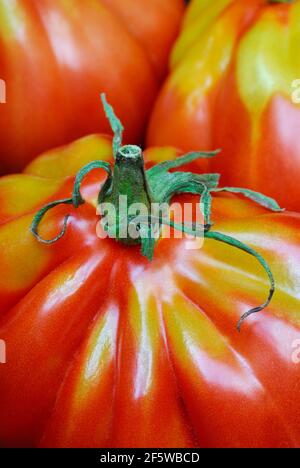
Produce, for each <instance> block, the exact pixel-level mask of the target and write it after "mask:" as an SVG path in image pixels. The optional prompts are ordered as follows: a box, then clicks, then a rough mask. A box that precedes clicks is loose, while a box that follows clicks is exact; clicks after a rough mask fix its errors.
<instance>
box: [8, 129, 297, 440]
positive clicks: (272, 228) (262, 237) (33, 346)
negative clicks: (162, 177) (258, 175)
mask: <svg viewBox="0 0 300 468" xmlns="http://www.w3.org/2000/svg"><path fill="white" fill-rule="evenodd" d="M177 156H178V154H177V152H176V151H175V150H173V149H172V148H152V149H149V150H147V151H146V152H145V159H146V161H147V163H148V164H153V163H154V162H155V163H158V162H162V161H164V160H165V159H166V158H168V159H175V158H176V157H177ZM94 159H98V160H99V159H102V160H103V161H110V160H111V141H110V139H109V138H106V137H103V136H91V137H85V138H84V139H81V140H79V141H77V142H75V143H73V144H71V145H69V146H67V147H64V148H61V149H58V150H55V151H51V152H49V153H47V154H45V155H44V156H42V157H40V158H39V159H37V160H36V161H34V162H33V163H32V164H31V165H30V166H29V167H28V168H27V169H26V170H25V172H24V173H23V174H19V175H12V176H6V177H3V178H2V179H0V199H1V203H0V224H1V227H0V248H1V264H0V295H1V296H0V301H1V302H0V303H1V318H0V339H1V340H3V342H5V343H6V349H7V363H6V364H1V365H0V374H1V386H0V414H1V418H0V441H1V442H0V444H1V445H2V446H13V447H20V446H41V447H296V446H297V447H299V446H300V409H299V378H300V364H299V363H298V364H297V362H298V361H299V354H300V353H299V352H298V351H299V339H300V321H299V310H300V308H299V306H300V297H299V286H298V283H299V269H300V234H299V233H300V215H299V214H295V213H288V212H286V213H270V212H269V211H267V210H266V209H265V208H262V207H258V206H256V205H255V204H253V203H252V202H250V201H243V200H241V199H237V198H235V197H233V196H227V197H226V196H220V195H217V196H216V198H215V200H214V204H213V221H214V223H215V224H214V230H215V229H217V230H218V231H220V232H222V233H225V234H227V235H231V236H235V237H236V238H238V239H240V240H241V241H243V242H245V243H248V244H249V245H250V246H252V248H255V249H256V250H257V251H259V252H260V253H262V254H263V255H264V257H265V258H266V260H267V261H268V262H269V264H270V267H271V269H272V271H273V274H274V276H275V281H276V291H275V295H274V298H273V301H272V302H271V304H270V306H269V307H268V309H266V310H265V311H263V312H260V313H259V314H256V315H255V316H252V317H250V318H249V319H248V321H246V322H245V323H244V326H243V328H242V330H241V334H239V333H238V332H237V330H236V322H237V320H238V318H239V317H240V316H241V314H242V313H243V312H245V310H247V308H249V307H252V306H255V305H257V304H258V303H260V301H262V300H263V299H264V298H265V296H266V292H267V289H268V282H267V279H266V275H265V274H264V272H263V271H262V269H261V268H260V266H259V264H257V263H256V261H255V259H252V258H251V257H250V256H247V254H246V253H243V252H241V251H240V250H235V249H232V248H231V247H229V246H226V245H225V244H222V243H218V242H214V241H212V240H209V239H206V240H205V242H204V246H203V248H202V249H198V250H190V249H189V248H187V247H188V245H187V242H190V241H189V240H188V239H186V238H182V239H174V238H172V239H160V240H159V241H158V243H157V245H156V249H155V255H154V259H153V260H152V261H151V262H149V260H147V259H146V258H145V257H143V256H142V255H141V252H140V247H139V246H126V245H122V244H121V243H117V242H116V241H115V240H114V239H102V240H101V239H99V238H98V237H97V235H96V224H97V222H98V216H96V199H97V194H98V192H99V184H100V183H101V182H103V181H104V180H105V174H104V172H103V173H102V171H93V172H92V173H91V174H90V175H89V176H88V177H87V178H86V180H85V182H84V183H83V185H82V195H83V197H84V199H85V200H87V203H86V204H85V205H82V206H81V207H80V208H78V209H77V210H75V209H72V208H70V207H67V206H61V207H57V208H55V210H53V211H52V212H51V213H49V214H48V215H47V217H46V218H45V220H44V221H43V225H42V226H41V228H40V235H42V236H43V237H44V238H48V239H49V238H51V237H52V236H53V235H56V234H57V232H58V231H59V230H60V229H61V226H62V220H63V217H64V215H65V214H66V213H67V212H71V218H70V220H69V224H68V227H67V231H66V234H65V236H64V237H63V238H61V239H60V240H59V241H58V242H56V243H54V244H53V245H43V244H41V243H39V242H37V240H36V239H35V238H34V237H33V236H32V234H31V232H30V230H29V227H30V224H31V222H32V218H33V215H34V213H36V211H37V210H38V209H39V207H41V206H42V205H44V204H45V203H48V202H50V201H52V200H56V199H64V198H65V197H69V196H70V194H71V193H72V188H73V183H74V175H75V174H76V173H77V172H78V170H79V169H80V168H81V167H82V166H83V165H84V164H86V163H88V162H89V161H91V160H94ZM197 198H198V197H195V196H194V195H184V196H178V197H177V201H178V203H181V204H183V203H184V202H187V201H189V202H191V203H194V204H195V203H196V199H197ZM297 346H298V348H297Z"/></svg>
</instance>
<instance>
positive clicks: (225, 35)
mask: <svg viewBox="0 0 300 468" xmlns="http://www.w3.org/2000/svg"><path fill="white" fill-rule="evenodd" d="M299 24H300V2H299V1H298V0H295V1H294V2H291V3H290V4H287V3H286V4H275V3H273V4H270V3H268V2H267V1H266V0H250V1H249V0H220V1H215V2H207V1H205V0H194V1H192V2H191V5H190V7H189V10H188V12H187V16H186V19H185V21H184V26H183V29H182V32H181V35H180V36H179V39H178V41H177V44H176V45H175V48H174V51H173V57H172V67H171V70H172V71H171V73H170V76H169V78H168V80H167V82H166V84H165V86H164V88H163V90H162V92H161V94H160V96H159V98H158V100H157V103H156V106H155V109H154V111H153V114H152V118H151V122H150V126H149V130H148V144H149V145H166V144H167V145H173V146H176V147H178V148H182V149H183V150H191V149H195V148H201V149H212V148H216V147H217V148H222V154H221V155H220V156H219V157H218V158H217V159H216V160H215V161H213V162H212V164H211V169H213V170H215V171H217V172H219V173H221V174H222V181H223V184H225V185H234V186H236V185H239V186H246V187H249V188H252V189H254V190H259V191H263V192H264V193H266V194H268V195H270V196H273V197H275V198H276V199H277V200H278V202H279V203H281V205H282V206H285V207H286V208H288V209H296V210H298V208H299V206H298V200H299V198H300V187H299V184H298V183H297V175H296V174H298V175H300V156H299V155H300V143H299V138H298V137H297V136H298V134H299V132H300V105H299V103H297V99H296V97H297V95H298V96H299V93H298V94H297V90H296V89H295V88H293V86H292V85H293V83H294V82H295V80H297V79H298V78H300V61H299V46H298V44H299V41H300V29H299ZM287 50H289V52H288V53H287V52H286V51H287ZM295 85H296V83H294V86H295ZM293 95H294V100H293V99H292V97H293Z"/></svg>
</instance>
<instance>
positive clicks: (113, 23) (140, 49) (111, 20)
mask: <svg viewBox="0 0 300 468" xmlns="http://www.w3.org/2000/svg"><path fill="white" fill-rule="evenodd" d="M125 4H126V8H125ZM183 9H184V3H183V1H181V0H163V1H161V0H160V1H158V0H139V1H138V2H136V1H133V0H128V1H126V2H124V1H120V0H85V1H82V0H18V1H16V0H10V1H6V0H0V79H2V80H4V81H5V83H6V104H1V105H0V173H2V174H3V173H7V172H14V171H19V170H20V169H22V168H24V166H25V165H26V164H27V163H28V162H29V161H30V160H31V159H33V157H36V156H37V155H38V154H40V153H41V152H42V151H45V150H47V149H49V148H51V147H56V146H59V145H61V144H65V143H68V142H71V141H72V140H74V139H76V138H78V137H80V136H83V135H86V134H89V133H92V132H95V131H98V130H99V128H100V130H101V131H110V128H109V126H108V125H107V122H106V120H105V118H104V114H103V112H102V110H101V107H100V105H99V99H100V97H99V96H100V93H101V92H106V93H107V95H108V96H109V99H110V101H111V102H112V103H113V104H114V107H115V108H116V109H117V111H118V114H119V115H120V116H121V118H122V121H123V122H124V124H125V126H126V138H127V139H128V140H132V141H133V140H134V141H142V138H143V133H144V129H145V125H146V120H147V117H148V115H149V112H150V109H151V106H152V104H153V100H154V98H155V96H156V93H157V90H158V86H159V83H160V81H161V79H162V77H163V76H164V75H165V72H166V66H167V57H168V54H169V51H170V47H171V45H172V43H173V41H174V39H175V37H176V35H177V32H178V28H179V24H180V20H181V17H182V13H183Z"/></svg>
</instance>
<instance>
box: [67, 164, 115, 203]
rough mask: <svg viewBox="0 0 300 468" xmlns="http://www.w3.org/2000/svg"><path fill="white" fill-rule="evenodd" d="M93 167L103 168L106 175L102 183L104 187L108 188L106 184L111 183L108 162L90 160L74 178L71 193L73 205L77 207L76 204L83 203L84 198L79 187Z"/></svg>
mask: <svg viewBox="0 0 300 468" xmlns="http://www.w3.org/2000/svg"><path fill="white" fill-rule="evenodd" d="M94 169H104V170H105V171H106V173H107V175H108V179H107V181H106V182H105V184H104V185H105V186H106V188H108V187H107V186H108V185H110V184H111V177H112V173H111V167H110V164H109V163H108V162H105V161H92V162H90V163H88V164H86V166H84V167H83V168H82V169H81V170H80V171H79V172H78V174H77V176H76V179H75V183H74V189H73V194H72V200H73V205H74V206H75V208H78V206H80V205H82V204H83V203H84V199H83V198H82V196H81V193H80V187H81V184H82V181H83V179H84V177H85V176H86V175H87V174H88V173H89V172H91V171H92V170H94Z"/></svg>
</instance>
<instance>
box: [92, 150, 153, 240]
mask: <svg viewBox="0 0 300 468" xmlns="http://www.w3.org/2000/svg"><path fill="white" fill-rule="evenodd" d="M152 202H153V198H152V195H151V190H150V187H149V184H148V181H147V177H146V172H145V166H144V158H143V153H142V150H141V148H139V147H138V146H135V145H127V146H123V147H122V148H119V150H118V151H117V153H116V160H115V166H114V170H113V177H112V185H111V188H110V190H109V191H108V192H107V193H103V195H102V197H101V204H103V206H104V205H106V207H108V204H111V205H112V206H113V207H114V210H115V213H116V238H117V239H118V240H120V241H121V242H123V243H125V244H129V245H130V244H136V243H139V242H140V241H139V240H138V239H132V238H131V237H130V233H129V232H128V231H127V237H124V235H121V234H120V226H121V224H122V221H123V222H124V220H125V218H126V219H127V220H128V213H127V208H129V207H132V206H133V205H136V204H141V205H143V207H145V208H146V209H147V210H148V212H149V213H150V211H151V203H152ZM104 207H105V206H104ZM138 214H139V213H137V215H138Z"/></svg>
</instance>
